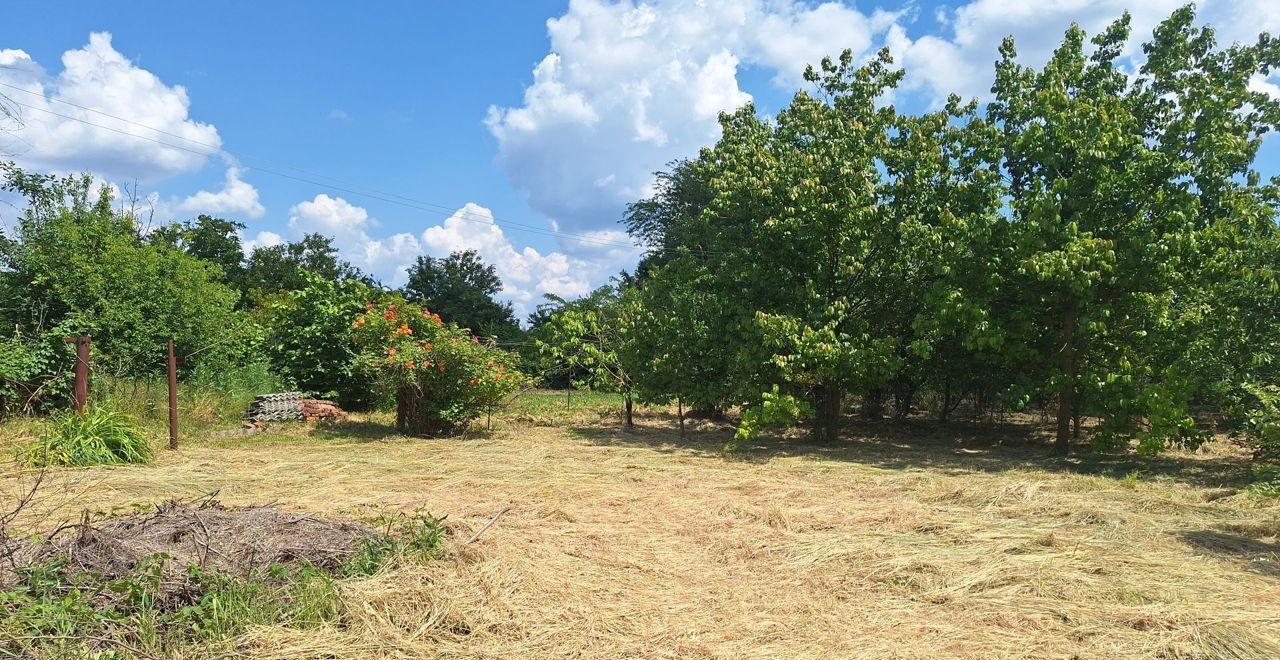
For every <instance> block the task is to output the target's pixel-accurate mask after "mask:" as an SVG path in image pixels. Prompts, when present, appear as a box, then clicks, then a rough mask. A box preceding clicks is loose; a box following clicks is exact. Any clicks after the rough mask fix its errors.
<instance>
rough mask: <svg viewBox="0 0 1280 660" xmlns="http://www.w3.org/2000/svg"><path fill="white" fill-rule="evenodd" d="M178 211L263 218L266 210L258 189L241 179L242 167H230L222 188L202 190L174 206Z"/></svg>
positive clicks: (194, 213)
mask: <svg viewBox="0 0 1280 660" xmlns="http://www.w3.org/2000/svg"><path fill="white" fill-rule="evenodd" d="M173 210H174V211H176V212H178V213H187V214H190V215H198V214H201V213H206V214H209V215H222V216H227V217H231V218H239V217H242V216H243V217H249V218H261V217H262V216H263V215H264V214H265V213H266V212H267V210H266V208H264V207H263V206H262V202H259V201H258V189H257V188H254V187H253V186H252V185H250V184H248V183H246V182H245V181H243V180H241V179H240V168H238V167H234V166H232V167H228V168H227V176H226V179H225V180H224V181H223V184H222V190H219V191H217V192H209V191H207V190H201V191H200V192H198V193H196V194H194V195H191V196H190V197H187V198H186V199H184V200H182V201H181V202H178V203H177V204H175V205H174V206H173Z"/></svg>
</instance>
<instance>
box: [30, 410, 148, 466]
mask: <svg viewBox="0 0 1280 660" xmlns="http://www.w3.org/2000/svg"><path fill="white" fill-rule="evenodd" d="M151 455H152V447H151V441H150V440H149V439H148V438H147V436H146V434H144V433H143V431H142V429H141V428H139V426H138V425H137V423H136V422H134V421H133V420H132V419H131V418H130V417H129V416H127V415H125V414H124V413H121V412H118V411H115V410H111V409H109V408H106V407H102V406H93V407H90V408H87V409H85V410H84V411H83V412H65V413H60V414H58V415H56V416H54V417H53V419H52V420H50V423H49V425H48V428H47V429H46V430H45V431H44V433H43V434H42V435H41V437H40V439H39V440H37V441H36V442H34V443H32V444H30V445H27V446H25V447H22V448H21V449H20V450H19V457H20V460H21V461H22V462H24V463H26V464H27V465H30V466H35V467H45V466H51V465H68V466H86V465H113V464H117V463H146V462H147V461H149V460H151Z"/></svg>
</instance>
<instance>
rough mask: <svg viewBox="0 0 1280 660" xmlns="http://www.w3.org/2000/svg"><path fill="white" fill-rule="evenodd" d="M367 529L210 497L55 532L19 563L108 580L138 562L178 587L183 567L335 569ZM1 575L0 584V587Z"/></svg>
mask: <svg viewBox="0 0 1280 660" xmlns="http://www.w3.org/2000/svg"><path fill="white" fill-rule="evenodd" d="M374 534H375V532H374V530H372V529H371V528H369V527H367V526H364V525H359V524H355V523H350V522H345V521H338V520H330V519H325V518H321V517H319V516H313V515H309V514H299V513H294V512H291V511H284V510H282V509H277V508H274V507H272V506H252V507H244V508H228V507H224V506H222V505H221V504H220V503H218V501H217V500H215V499H213V497H212V496H209V497H205V498H202V499H200V500H196V501H186V502H180V501H173V500H171V501H169V502H165V503H164V504H161V505H158V506H157V507H156V508H155V510H154V511H151V512H149V513H141V514H135V515H130V516H124V517H121V518H113V519H110V520H107V521H104V522H101V523H96V524H90V523H88V522H87V521H82V522H81V523H80V524H76V525H64V526H62V527H60V528H58V529H57V530H55V531H54V532H53V533H52V534H50V536H49V537H48V538H47V539H46V541H45V542H44V543H42V544H40V545H38V546H32V547H31V548H29V549H28V550H27V551H26V552H24V553H21V554H23V555H26V556H25V557H21V560H20V561H19V562H18V565H24V564H26V565H29V564H31V563H35V562H47V561H61V562H62V563H63V565H64V567H65V568H66V570H69V571H73V572H82V573H95V574H100V575H102V576H103V577H105V578H108V579H112V578H118V577H122V576H125V575H127V574H128V573H129V572H130V571H132V570H134V569H136V568H138V567H139V565H140V564H142V563H143V562H144V561H145V560H150V561H157V562H158V563H159V565H160V568H161V571H162V574H163V575H164V576H165V578H166V580H165V581H166V582H170V581H174V582H182V581H183V576H185V574H186V572H187V567H188V566H199V567H200V568H202V569H206V570H217V571H224V572H227V573H231V574H234V575H246V574H248V573H249V572H251V571H253V570H254V569H255V568H261V567H264V566H267V565H270V564H274V563H285V564H289V563H304V562H306V563H310V564H314V565H315V566H317V567H320V568H324V569H329V570H333V569H337V568H338V567H340V566H341V565H342V563H343V562H344V561H346V560H347V559H348V558H349V557H351V555H352V554H354V553H355V552H356V551H357V550H359V548H360V547H361V545H362V542H363V541H364V540H365V539H367V538H369V537H371V536H373V535H374ZM3 581H4V580H3V576H0V582H3Z"/></svg>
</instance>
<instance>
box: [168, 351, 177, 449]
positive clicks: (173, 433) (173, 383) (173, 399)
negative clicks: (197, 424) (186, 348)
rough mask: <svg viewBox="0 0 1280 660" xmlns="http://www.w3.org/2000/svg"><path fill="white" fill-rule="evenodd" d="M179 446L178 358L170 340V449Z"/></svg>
mask: <svg viewBox="0 0 1280 660" xmlns="http://www.w3.org/2000/svg"><path fill="white" fill-rule="evenodd" d="M177 448H178V359H177V358H176V357H174V355H173V340H172V339H170V340H169V449H177Z"/></svg>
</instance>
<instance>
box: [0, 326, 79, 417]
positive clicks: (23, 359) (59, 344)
mask: <svg viewBox="0 0 1280 660" xmlns="http://www.w3.org/2000/svg"><path fill="white" fill-rule="evenodd" d="M74 360H75V349H74V348H72V347H71V346H70V345H69V344H67V343H65V342H64V341H63V340H62V334H61V333H59V332H58V331H57V329H55V330H54V331H52V332H46V333H44V334H41V335H36V336H27V335H23V334H21V333H20V332H15V333H14V335H13V336H11V337H6V338H4V339H0V418H3V417H6V416H8V415H12V414H16V413H21V412H31V411H37V410H40V409H42V408H43V407H44V405H45V404H46V403H48V402H49V401H56V400H59V399H60V398H62V397H64V396H65V395H66V394H67V393H68V392H69V389H70V386H71V380H70V379H69V378H66V377H64V376H65V371H66V367H67V365H69V364H74V362H73V361H74Z"/></svg>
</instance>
